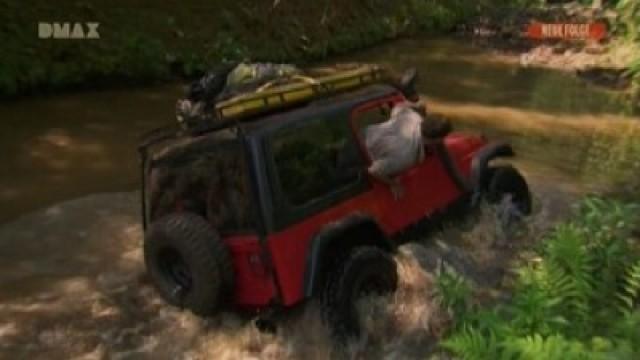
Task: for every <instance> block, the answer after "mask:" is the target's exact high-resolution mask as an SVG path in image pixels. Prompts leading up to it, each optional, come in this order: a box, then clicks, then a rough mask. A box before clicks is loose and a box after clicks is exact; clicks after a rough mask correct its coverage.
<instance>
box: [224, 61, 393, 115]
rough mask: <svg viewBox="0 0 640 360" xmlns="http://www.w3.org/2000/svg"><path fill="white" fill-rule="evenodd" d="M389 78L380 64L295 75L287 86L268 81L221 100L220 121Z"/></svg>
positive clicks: (294, 103)
mask: <svg viewBox="0 0 640 360" xmlns="http://www.w3.org/2000/svg"><path fill="white" fill-rule="evenodd" d="M387 78H388V73H387V71H386V70H385V69H384V68H383V67H381V66H379V65H359V66H358V67H356V68H353V69H348V70H340V71H337V72H336V73H333V74H330V75H324V76H318V77H302V76H299V77H293V78H292V80H296V81H295V82H290V83H287V84H284V85H275V86H271V84H266V85H265V86H263V87H261V88H260V89H258V90H256V91H255V92H252V93H248V94H243V95H239V96H236V97H234V98H231V99H229V100H225V101H221V102H219V103H217V104H216V106H215V115H216V118H217V121H220V120H232V119H233V120H241V119H245V118H247V117H252V116H255V115H258V114H262V113H266V112H271V111H273V110H277V109H280V108H284V107H288V106H292V105H297V104H300V103H304V102H307V101H310V100H313V99H316V98H320V97H325V96H328V95H332V94H336V93H339V92H343V91H347V90H353V89H356V88H360V87H363V86H365V85H369V84H373V83H380V82H383V81H386V80H387Z"/></svg>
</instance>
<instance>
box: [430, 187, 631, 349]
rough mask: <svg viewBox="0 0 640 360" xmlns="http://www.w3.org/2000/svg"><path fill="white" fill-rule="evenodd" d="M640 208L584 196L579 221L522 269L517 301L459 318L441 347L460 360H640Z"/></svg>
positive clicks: (556, 235) (548, 239) (461, 314)
mask: <svg viewBox="0 0 640 360" xmlns="http://www.w3.org/2000/svg"><path fill="white" fill-rule="evenodd" d="M638 209H639V208H638V206H637V205H635V204H628V203H622V202H618V201H613V200H605V199H601V198H596V197H589V198H587V199H585V200H584V201H583V202H582V203H581V204H580V206H579V207H578V208H577V217H576V219H575V220H573V221H571V222H569V223H566V224H562V225H559V226H558V227H557V228H556V229H555V230H554V231H553V233H551V234H550V235H548V236H547V237H546V238H545V239H544V241H543V242H542V244H541V246H540V248H539V249H538V253H539V258H538V259H537V261H533V262H531V263H530V264H527V265H525V266H523V267H521V268H520V269H518V277H517V281H516V284H515V285H514V287H513V291H514V295H513V298H512V300H511V301H510V302H509V303H507V304H502V305H499V306H496V307H495V308H493V309H491V310H475V311H471V312H466V313H465V312H459V313H457V314H456V315H457V318H456V324H457V325H456V326H455V327H454V331H453V333H452V334H451V335H450V336H449V337H448V338H447V339H445V340H444V341H443V342H442V347H443V348H444V349H447V350H449V351H451V352H453V353H454V354H456V355H458V356H460V357H461V358H463V359H635V358H638V357H639V356H640V331H639V330H638V329H640V309H639V308H638V307H639V306H638V305H639V303H640V301H639V300H640V250H639V248H638V244H637V239H635V240H633V235H632V231H633V230H634V229H637V227H638V225H639V223H638V220H639V219H638V217H639V216H640V211H638ZM456 301H458V302H462V301H463V300H461V299H456Z"/></svg>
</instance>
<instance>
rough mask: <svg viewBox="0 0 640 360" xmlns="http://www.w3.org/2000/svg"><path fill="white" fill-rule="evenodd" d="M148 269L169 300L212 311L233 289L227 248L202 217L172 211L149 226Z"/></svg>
mask: <svg viewBox="0 0 640 360" xmlns="http://www.w3.org/2000/svg"><path fill="white" fill-rule="evenodd" d="M144 260H145V264H146V267H147V271H148V272H149V275H150V277H151V280H152V282H153V284H154V285H155V287H156V288H157V289H158V291H159V293H160V295H161V296H162V297H163V298H164V299H165V300H166V301H167V302H169V303H170V304H172V305H175V306H179V307H181V308H187V309H189V310H191V311H193V312H194V313H195V314H198V315H211V314H213V313H214V312H215V311H216V310H217V309H218V307H219V306H220V305H221V304H222V302H223V297H224V296H225V295H226V294H228V292H229V291H230V290H231V289H232V284H233V268H232V263H231V258H230V256H229V253H228V249H227V248H226V246H225V245H224V244H223V242H222V240H221V239H220V237H219V236H218V234H217V233H216V231H215V230H214V229H213V228H212V227H211V225H210V224H209V223H208V222H207V221H206V220H205V219H203V218H202V217H200V216H197V215H194V214H189V213H182V214H172V215H168V216H166V217H163V218H161V219H159V220H158V221H156V222H154V223H153V224H151V226H150V227H149V229H148V231H147V234H146V237H145V241H144Z"/></svg>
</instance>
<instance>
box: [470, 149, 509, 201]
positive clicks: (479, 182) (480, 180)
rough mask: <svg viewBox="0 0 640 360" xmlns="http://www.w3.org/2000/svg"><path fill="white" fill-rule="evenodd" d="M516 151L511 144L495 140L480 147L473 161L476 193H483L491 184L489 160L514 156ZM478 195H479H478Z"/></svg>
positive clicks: (473, 184)
mask: <svg viewBox="0 0 640 360" xmlns="http://www.w3.org/2000/svg"><path fill="white" fill-rule="evenodd" d="M513 156H515V151H513V147H512V146H511V145H510V144H507V143H504V142H494V143H490V144H488V145H486V146H484V147H483V148H482V149H480V150H479V151H478V152H477V153H476V154H475V156H474V157H473V160H472V162H471V185H472V188H473V191H474V192H475V193H476V194H482V193H483V192H484V191H485V190H486V189H487V186H488V185H489V178H490V167H489V162H491V160H494V159H497V158H505V157H513ZM476 197H477V196H476Z"/></svg>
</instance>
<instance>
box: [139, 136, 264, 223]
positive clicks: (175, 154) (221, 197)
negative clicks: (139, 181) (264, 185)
mask: <svg viewBox="0 0 640 360" xmlns="http://www.w3.org/2000/svg"><path fill="white" fill-rule="evenodd" d="M243 149H244V147H243V146H242V145H241V142H240V141H239V140H238V139H224V140H220V139H216V137H215V136H214V135H210V136H208V137H203V138H198V139H193V140H192V141H190V142H188V143H181V144H178V145H175V146H169V147H168V148H165V149H164V150H163V151H162V154H161V155H160V156H155V157H153V162H152V166H151V168H150V169H149V172H148V175H147V189H148V191H147V199H146V201H147V209H148V215H149V217H150V219H151V221H153V220H155V219H157V218H159V217H162V216H164V215H166V214H168V213H171V212H174V211H176V210H186V211H191V212H194V213H197V214H200V215H202V216H203V217H205V218H207V220H209V221H210V222H211V224H212V225H213V226H214V227H215V228H216V229H217V230H218V231H220V232H222V233H228V232H237V231H244V230H249V229H252V228H253V227H254V226H253V225H254V222H253V219H254V217H253V213H252V210H251V206H250V201H251V196H250V178H249V174H248V166H247V163H246V157H245V154H244V151H243Z"/></svg>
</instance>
